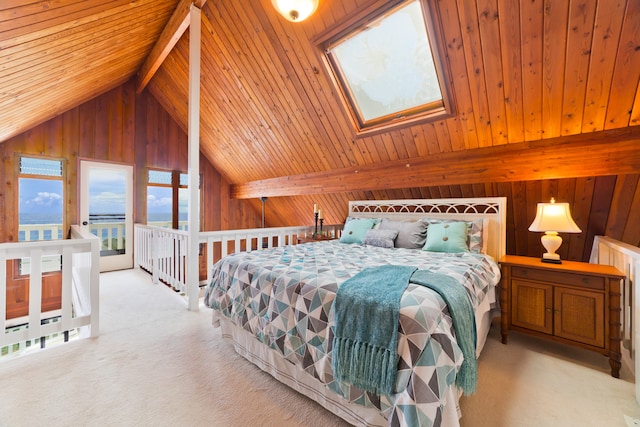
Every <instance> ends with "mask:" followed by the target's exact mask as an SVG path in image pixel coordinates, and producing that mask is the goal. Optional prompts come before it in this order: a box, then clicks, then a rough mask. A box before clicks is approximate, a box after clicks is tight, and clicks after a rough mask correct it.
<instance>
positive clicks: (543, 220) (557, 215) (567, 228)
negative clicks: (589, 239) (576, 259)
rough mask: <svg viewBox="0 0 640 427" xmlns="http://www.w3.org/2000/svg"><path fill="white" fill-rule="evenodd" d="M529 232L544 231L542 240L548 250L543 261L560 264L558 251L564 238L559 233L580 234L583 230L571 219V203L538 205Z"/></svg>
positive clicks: (552, 201)
mask: <svg viewBox="0 0 640 427" xmlns="http://www.w3.org/2000/svg"><path fill="white" fill-rule="evenodd" d="M529 231H542V232H544V233H545V234H544V235H543V236H542V238H541V239H540V240H541V242H542V246H544V248H545V249H546V250H547V252H545V253H544V254H543V255H542V261H545V262H553V263H557V264H560V263H561V261H560V255H558V254H556V253H555V252H556V250H558V248H559V247H560V245H562V237H560V236H558V233H580V232H581V231H582V230H580V228H579V227H578V226H577V225H576V223H575V221H574V220H573V218H572V217H571V211H570V209H569V203H556V202H555V200H554V199H551V203H538V208H537V211H536V218H535V219H534V220H533V223H531V225H530V226H529Z"/></svg>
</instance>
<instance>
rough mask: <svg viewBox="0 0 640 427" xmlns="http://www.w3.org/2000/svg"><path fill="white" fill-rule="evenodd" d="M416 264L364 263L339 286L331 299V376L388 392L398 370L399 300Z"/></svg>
mask: <svg viewBox="0 0 640 427" xmlns="http://www.w3.org/2000/svg"><path fill="white" fill-rule="evenodd" d="M415 270H416V268H415V267H406V266H399V265H383V266H379V267H371V268H365V269H364V270H362V271H360V272H359V273H358V274H356V275H355V276H353V277H351V278H350V279H348V280H346V281H345V282H344V283H342V284H341V285H340V287H339V288H338V292H337V293H336V298H335V300H334V312H335V330H334V338H333V357H332V362H331V364H332V367H333V373H334V377H335V379H337V380H339V381H345V382H348V383H350V384H353V385H355V386H356V387H358V388H360V389H362V390H366V391H370V392H373V393H376V394H378V395H379V394H391V393H393V390H394V388H395V383H396V375H397V369H398V323H399V319H400V300H401V298H402V294H403V293H404V291H405V289H406V288H407V286H408V285H409V278H410V277H411V275H412V274H413V273H414V271H415Z"/></svg>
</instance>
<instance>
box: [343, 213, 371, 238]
mask: <svg viewBox="0 0 640 427" xmlns="http://www.w3.org/2000/svg"><path fill="white" fill-rule="evenodd" d="M375 222H376V221H375V220H374V219H371V218H356V219H351V220H349V221H347V223H346V224H345V225H344V230H342V236H341V237H340V242H341V243H362V240H363V239H364V235H365V234H366V233H367V230H370V229H371V228H372V227H373V226H374V224H375Z"/></svg>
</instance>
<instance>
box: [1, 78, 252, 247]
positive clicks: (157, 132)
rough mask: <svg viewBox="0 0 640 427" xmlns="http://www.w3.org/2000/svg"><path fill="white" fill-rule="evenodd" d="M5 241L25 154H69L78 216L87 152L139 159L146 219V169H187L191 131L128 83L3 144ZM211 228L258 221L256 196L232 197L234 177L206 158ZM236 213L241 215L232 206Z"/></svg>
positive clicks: (99, 157)
mask: <svg viewBox="0 0 640 427" xmlns="http://www.w3.org/2000/svg"><path fill="white" fill-rule="evenodd" d="M0 153H1V155H2V164H1V166H0V178H1V179H2V181H1V182H2V183H3V185H2V186H0V211H1V212H3V215H4V219H3V221H0V241H17V238H18V237H17V232H18V205H17V204H18V183H17V179H16V177H17V169H16V164H15V162H16V159H17V154H27V155H36V156H45V157H52V158H59V159H64V160H65V162H66V167H65V170H66V185H65V188H64V191H65V195H64V198H65V217H66V221H67V223H66V224H65V227H67V229H68V226H69V225H70V224H76V223H77V222H78V215H79V212H78V162H79V159H89V160H96V161H107V162H117V163H125V164H131V165H135V177H134V180H135V184H134V185H135V189H136V190H135V196H134V197H135V214H134V215H135V221H136V222H142V223H145V222H146V168H148V167H152V168H160V169H167V170H180V171H184V172H186V170H187V136H186V134H185V133H184V131H183V130H182V129H181V128H180V127H179V126H178V125H177V124H176V122H175V121H174V120H173V119H172V118H171V117H170V116H169V114H168V113H167V112H166V111H165V110H164V109H163V108H162V107H161V106H160V104H159V103H158V102H157V101H156V100H155V98H153V97H152V96H150V95H148V94H147V93H146V92H143V93H142V94H141V95H138V96H136V93H135V86H134V83H133V82H128V83H126V84H124V85H121V86H119V87H117V88H116V89H113V90H111V91H109V92H107V93H105V94H103V95H101V96H99V97H97V98H94V99H92V100H90V101H89V102H86V103H84V104H81V105H80V106H78V107H76V108H73V109H71V110H69V111H67V112H65V113H63V114H62V115H60V116H57V117H55V118H53V119H51V120H49V121H47V122H45V123H43V124H41V125H38V126H36V127H34V128H33V129H30V130H29V131H27V132H24V133H22V134H20V135H17V136H15V137H13V138H11V139H10V140H8V141H6V142H5V143H3V144H0ZM200 168H201V171H202V173H203V176H204V179H203V184H202V192H203V195H204V201H203V206H202V210H203V212H204V216H203V217H204V220H203V222H202V227H203V229H204V230H219V229H229V228H247V227H256V226H257V225H259V224H260V216H259V213H258V211H256V210H255V209H254V208H253V207H252V206H251V204H250V203H248V202H246V201H242V200H231V199H230V198H229V184H228V183H227V181H226V180H225V179H224V178H223V177H222V176H221V175H220V174H219V173H218V171H216V169H214V168H213V166H212V165H211V164H210V163H209V161H208V160H206V159H205V158H204V157H201V159H200ZM230 212H233V213H234V214H233V215H230V214H229V213H230Z"/></svg>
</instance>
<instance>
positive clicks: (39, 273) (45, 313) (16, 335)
mask: <svg viewBox="0 0 640 427" xmlns="http://www.w3.org/2000/svg"><path fill="white" fill-rule="evenodd" d="M99 244H100V242H99V239H98V238H96V237H95V236H93V235H91V234H90V233H89V232H88V231H87V230H86V229H83V228H81V227H77V226H73V227H71V238H70V239H68V240H49V241H38V242H33V241H29V242H19V243H0V331H4V333H1V334H0V348H4V349H6V348H12V347H13V346H14V345H19V343H23V342H32V341H40V343H41V346H44V343H45V339H46V337H48V336H52V335H56V334H66V333H68V332H69V331H72V330H77V331H79V335H80V336H81V337H89V336H91V337H96V336H98V332H99V274H100V265H99V262H100V254H99V250H100V249H99ZM45 259H59V260H61V261H59V263H58V265H59V271H60V275H61V281H60V282H61V290H60V306H59V307H60V308H59V309H56V310H48V309H45V308H44V307H43V305H42V297H43V294H42V284H43V270H44V268H46V267H44V265H46V263H43V260H45ZM23 260H28V262H29V268H28V269H26V268H24V269H23V268H21V269H19V270H18V271H17V272H16V271H11V270H8V268H7V267H8V266H9V267H11V266H13V265H15V264H16V263H17V264H21V263H22V261H23ZM16 274H17V276H19V278H20V280H22V281H24V283H28V296H29V303H28V314H27V315H26V316H25V317H24V318H20V319H11V321H8V320H7V313H6V310H7V281H8V279H9V278H11V279H12V280H13V278H14V277H16Z"/></svg>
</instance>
